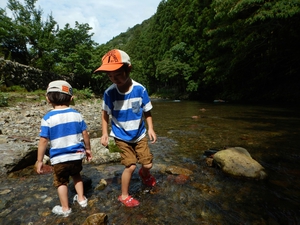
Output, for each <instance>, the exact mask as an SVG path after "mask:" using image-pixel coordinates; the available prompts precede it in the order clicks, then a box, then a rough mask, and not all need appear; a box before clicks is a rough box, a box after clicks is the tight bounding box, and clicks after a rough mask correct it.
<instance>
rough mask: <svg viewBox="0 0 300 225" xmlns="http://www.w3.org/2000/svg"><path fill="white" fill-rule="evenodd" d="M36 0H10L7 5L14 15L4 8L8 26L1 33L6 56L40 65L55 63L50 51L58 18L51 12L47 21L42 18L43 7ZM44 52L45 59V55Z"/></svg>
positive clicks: (42, 67)
mask: <svg viewBox="0 0 300 225" xmlns="http://www.w3.org/2000/svg"><path fill="white" fill-rule="evenodd" d="M36 2H37V0H25V1H24V3H25V4H24V5H22V4H21V3H20V2H19V1H17V0H8V5H7V8H8V9H9V10H11V12H12V14H13V18H12V19H10V18H7V16H6V14H5V13H4V11H3V10H1V17H2V18H4V21H2V24H3V25H4V26H3V27H4V28H7V29H6V30H5V32H4V33H2V35H1V46H2V51H3V52H4V54H5V56H6V57H8V56H9V55H10V56H11V59H13V60H15V61H17V62H20V63H23V64H26V65H30V66H34V67H38V68H40V69H47V68H49V67H52V65H53V64H54V63H55V62H53V60H51V57H49V55H50V54H51V50H52V43H53V42H54V41H53V40H54V37H55V32H56V29H55V26H56V24H57V23H56V21H55V20H54V19H53V17H52V16H51V15H50V16H48V18H47V20H46V22H44V21H43V20H42V14H43V11H42V9H36V8H35V3H36ZM44 55H45V60H43V59H42V58H43V56H44Z"/></svg>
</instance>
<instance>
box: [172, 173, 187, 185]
mask: <svg viewBox="0 0 300 225" xmlns="http://www.w3.org/2000/svg"><path fill="white" fill-rule="evenodd" d="M189 179H190V177H189V176H187V175H184V174H179V175H178V176H176V178H175V183H176V184H185V183H186V182H188V180H189Z"/></svg>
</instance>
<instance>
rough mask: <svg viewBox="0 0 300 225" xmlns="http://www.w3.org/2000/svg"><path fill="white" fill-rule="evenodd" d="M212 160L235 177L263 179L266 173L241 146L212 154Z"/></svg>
mask: <svg viewBox="0 0 300 225" xmlns="http://www.w3.org/2000/svg"><path fill="white" fill-rule="evenodd" d="M213 159H214V162H215V163H216V164H217V165H218V166H219V167H220V168H221V169H222V170H223V171H224V172H225V173H227V174H231V175H233V176H237V177H247V178H256V179H265V178H266V176H267V174H266V172H265V171H264V167H262V166H261V165H260V164H259V163H258V162H257V161H255V160H254V159H253V158H252V157H251V155H250V154H249V152H248V151H247V150H246V149H244V148H241V147H234V148H228V149H225V150H221V151H218V152H217V153H216V154H214V157H213Z"/></svg>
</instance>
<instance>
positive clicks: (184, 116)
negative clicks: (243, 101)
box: [0, 101, 300, 225]
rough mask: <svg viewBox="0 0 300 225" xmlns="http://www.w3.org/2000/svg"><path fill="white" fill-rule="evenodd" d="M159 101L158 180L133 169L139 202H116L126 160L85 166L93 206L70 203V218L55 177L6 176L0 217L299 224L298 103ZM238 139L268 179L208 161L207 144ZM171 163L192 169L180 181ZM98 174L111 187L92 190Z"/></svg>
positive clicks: (113, 224)
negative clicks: (147, 183)
mask: <svg viewBox="0 0 300 225" xmlns="http://www.w3.org/2000/svg"><path fill="white" fill-rule="evenodd" d="M153 106H154V108H153V110H152V115H153V120H154V128H155V131H156V133H157V135H158V141H157V143H156V144H150V148H151V150H152V152H153V154H154V157H155V161H154V167H153V169H152V171H153V174H154V175H155V177H156V178H157V186H156V187H155V188H152V189H150V188H147V187H144V186H143V185H142V184H141V182H140V179H139V176H138V174H137V171H135V173H134V175H133V178H132V182H131V186H130V194H131V195H132V196H134V197H136V198H137V199H139V200H140V202H141V204H140V206H139V207H137V208H126V207H124V206H123V205H122V204H120V203H119V202H118V201H117V197H118V195H119V194H120V176H121V173H122V169H123V167H122V166H120V165H119V164H107V165H94V164H90V165H85V166H84V169H83V174H84V175H85V176H87V177H88V178H90V179H91V180H92V187H93V188H91V189H89V190H87V191H86V195H87V197H88V199H89V201H90V202H89V206H88V207H87V209H80V208H79V206H78V205H71V207H72V209H73V213H72V214H71V215H70V216H69V217H67V218H61V217H57V216H55V215H53V214H51V209H52V207H53V206H54V205H55V204H58V203H59V201H58V198H57V194H56V190H55V189H54V188H53V187H52V176H51V175H50V174H49V175H42V176H38V175H35V174H34V173H30V172H29V173H28V174H27V175H24V173H23V175H22V176H19V177H18V176H15V177H13V178H9V179H5V180H3V181H1V189H0V194H1V195H0V196H1V199H0V208H2V209H3V210H2V212H1V213H0V224H24V225H25V224H34V225H36V224H82V223H83V221H84V220H85V218H87V217H88V216H89V215H92V214H94V213H99V212H103V213H106V214H107V215H108V219H109V224H110V225H134V224H139V225H144V224H145V225H146V224H147V225H152V224H153V225H154V224H157V225H167V224H187V225H194V224H195V225H196V224H197V225H198V224H205V225H206V224H212V225H214V224H216V225H226V224H228V225H231V224H245V225H248V224H249V225H253V224H257V225H260V224H262V225H264V224H266V225H267V224H271V225H279V224H291V225H296V224H300V188H299V187H300V179H299V177H300V166H299V165H300V164H299V159H300V149H299V146H300V135H299V134H300V115H299V108H297V107H273V106H253V105H251V106H249V105H234V104H229V103H200V102H191V101H153ZM237 146H238V147H243V148H245V149H247V150H248V151H249V153H250V154H251V156H252V157H253V158H254V159H255V160H257V161H258V162H259V163H260V164H261V165H262V166H263V167H265V169H266V172H267V174H268V177H267V179H265V180H252V179H244V178H234V177H231V176H228V175H226V174H224V173H223V172H222V171H220V170H219V169H217V168H214V167H208V166H207V165H206V163H205V157H204V156H203V153H204V151H205V150H208V149H219V150H220V149H224V148H226V147H237ZM166 166H180V167H183V168H187V169H190V170H192V171H193V174H192V175H191V177H190V180H189V181H188V182H186V183H184V184H178V183H176V182H174V179H173V177H172V176H171V175H169V174H166V173H165V172H164V171H163V168H165V167H166ZM100 179H106V181H107V182H108V186H107V187H106V188H105V189H104V190H102V191H99V190H94V187H95V186H96V185H97V183H98V182H99V181H100ZM70 186H71V185H70ZM70 190H71V191H70V200H71V198H72V197H73V195H74V193H73V192H72V188H70ZM1 206H2V207H1ZM4 206H5V207H4Z"/></svg>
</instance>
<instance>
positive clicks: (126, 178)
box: [121, 164, 136, 199]
mask: <svg viewBox="0 0 300 225" xmlns="http://www.w3.org/2000/svg"><path fill="white" fill-rule="evenodd" d="M135 168H136V165H135V164H132V165H130V166H128V167H125V169H124V171H123V173H122V178H121V186H122V199H126V198H127V197H128V195H129V184H130V180H131V176H132V173H133V172H134V170H135Z"/></svg>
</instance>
